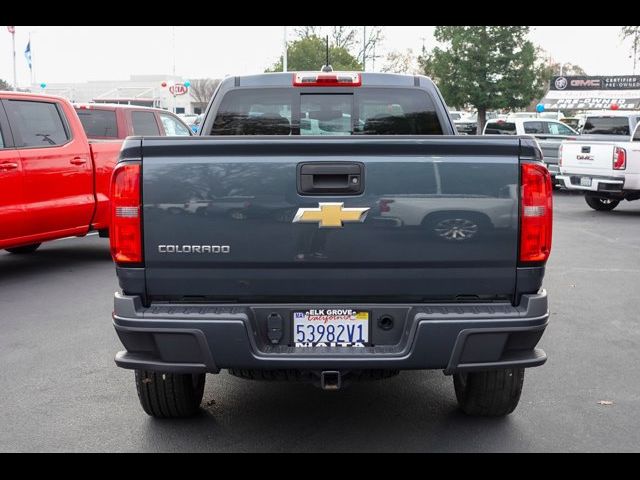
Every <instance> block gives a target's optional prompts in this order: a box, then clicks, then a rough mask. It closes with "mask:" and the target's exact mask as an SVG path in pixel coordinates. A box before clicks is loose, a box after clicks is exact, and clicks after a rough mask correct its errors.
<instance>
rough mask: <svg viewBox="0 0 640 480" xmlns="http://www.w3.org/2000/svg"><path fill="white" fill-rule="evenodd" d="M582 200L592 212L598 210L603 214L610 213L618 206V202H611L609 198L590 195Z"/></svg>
mask: <svg viewBox="0 0 640 480" xmlns="http://www.w3.org/2000/svg"><path fill="white" fill-rule="evenodd" d="M584 199H585V200H586V202H587V205H589V206H590V207H591V208H593V209H594V210H600V211H604V212H610V211H611V210H613V209H614V208H616V207H617V206H618V204H619V203H620V201H619V200H611V199H610V198H602V197H594V196H591V195H585V196H584Z"/></svg>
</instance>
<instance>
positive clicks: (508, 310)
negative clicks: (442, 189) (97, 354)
mask: <svg viewBox="0 0 640 480" xmlns="http://www.w3.org/2000/svg"><path fill="white" fill-rule="evenodd" d="M352 306H353V305H352ZM293 308H295V309H299V308H309V307H308V306H306V305H301V306H299V305H273V306H270V305H266V306H264V305H261V306H260V307H255V308H254V307H251V306H242V305H229V306H220V305H182V304H181V305H176V304H174V305H167V304H158V305H152V306H151V307H149V308H145V307H143V306H142V303H141V301H140V298H139V297H137V296H127V295H121V294H119V293H116V295H115V308H114V313H113V322H114V327H115V329H116V332H117V334H118V336H119V337H120V340H121V341H122V343H123V345H124V346H125V348H126V350H124V351H121V352H118V354H117V355H116V358H115V361H116V364H117V365H118V366H119V367H122V368H129V369H146V370H156V371H163V372H177V373H196V372H210V373H217V372H218V371H220V369H223V368H247V369H305V370H307V369H309V370H348V369H399V370H409V369H442V370H444V371H445V373H447V374H450V373H453V372H456V371H471V370H489V369H500V368H511V367H535V366H538V365H542V364H543V363H544V362H545V361H546V358H547V357H546V354H545V353H544V352H543V351H542V350H540V349H537V348H535V347H536V345H537V343H538V341H539V339H540V337H541V336H542V333H543V332H544V330H545V328H546V326H547V321H548V318H549V310H548V301H547V294H546V292H545V291H544V290H542V291H541V292H540V293H538V294H535V295H523V296H522V301H521V303H520V305H519V306H517V307H513V306H512V305H510V304H508V303H504V304H502V303H500V304H496V303H484V304H482V303H478V304H468V303H467V304H437V305H436V304H428V305H426V304H425V305H393V306H388V305H379V304H376V305H358V308H362V309H369V310H371V311H372V312H376V311H383V310H390V309H391V310H394V309H395V310H396V311H399V312H404V313H403V314H402V315H404V318H403V319H402V321H399V322H398V328H400V329H401V331H399V332H398V336H397V339H398V341H397V342H396V343H395V344H390V343H389V344H379V345H376V346H370V347H364V348H349V347H333V348H329V347H326V348H324V347H322V348H296V347H292V346H289V345H287V342H286V337H285V341H284V342H283V344H282V345H270V344H267V343H265V342H262V343H261V341H260V338H261V332H259V331H258V330H260V329H262V328H264V329H266V328H267V326H266V324H264V325H263V324H262V322H260V321H259V320H260V316H261V315H262V313H261V312H262V311H263V310H266V311H269V310H277V311H280V310H284V309H293ZM373 318H375V314H374V315H373ZM285 330H286V328H285ZM380 338H381V337H380Z"/></svg>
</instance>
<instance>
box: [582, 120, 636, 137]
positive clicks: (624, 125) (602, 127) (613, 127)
mask: <svg viewBox="0 0 640 480" xmlns="http://www.w3.org/2000/svg"><path fill="white" fill-rule="evenodd" d="M582 133H583V134H588V135H630V132H629V119H628V118H627V117H587V121H586V122H585V124H584V127H583V128H582Z"/></svg>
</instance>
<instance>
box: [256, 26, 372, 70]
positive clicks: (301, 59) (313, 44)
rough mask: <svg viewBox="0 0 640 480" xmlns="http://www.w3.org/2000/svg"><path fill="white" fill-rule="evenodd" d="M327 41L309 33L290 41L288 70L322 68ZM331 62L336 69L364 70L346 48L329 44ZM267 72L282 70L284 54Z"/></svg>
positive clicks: (325, 55)
mask: <svg viewBox="0 0 640 480" xmlns="http://www.w3.org/2000/svg"><path fill="white" fill-rule="evenodd" d="M326 57H327V54H326V41H325V39H323V38H320V37H318V36H316V35H309V36H307V37H303V38H300V39H299V40H295V41H293V42H290V43H289V46H288V49H287V69H288V70H292V71H295V70H298V71H304V70H320V68H321V67H322V66H323V65H324V64H325V63H326ZM329 64H330V65H331V66H332V67H333V69H334V70H362V64H361V63H360V62H358V60H357V59H356V58H355V57H354V56H353V55H351V54H350V53H349V51H348V50H347V49H346V48H343V47H336V46H329ZM265 71H267V72H281V71H282V56H280V59H279V60H278V61H277V62H276V63H275V64H274V65H273V66H271V67H270V68H268V69H267V70H265Z"/></svg>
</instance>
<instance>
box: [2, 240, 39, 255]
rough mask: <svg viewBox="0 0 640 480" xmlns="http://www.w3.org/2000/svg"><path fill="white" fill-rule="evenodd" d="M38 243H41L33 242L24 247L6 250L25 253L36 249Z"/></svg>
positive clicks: (19, 253)
mask: <svg viewBox="0 0 640 480" xmlns="http://www.w3.org/2000/svg"><path fill="white" fill-rule="evenodd" d="M40 245H42V244H41V243H33V244H31V245H25V246H24V247H13V248H7V252H11V253H16V254H18V255H21V254H25V253H33V252H35V251H36V250H37V249H38V247H39V246H40Z"/></svg>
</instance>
